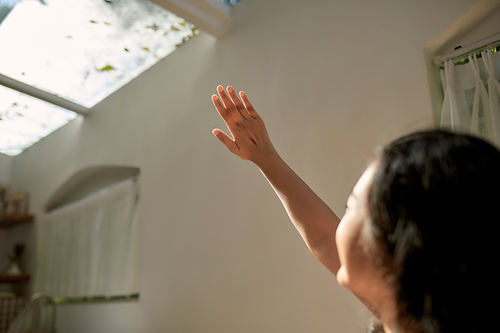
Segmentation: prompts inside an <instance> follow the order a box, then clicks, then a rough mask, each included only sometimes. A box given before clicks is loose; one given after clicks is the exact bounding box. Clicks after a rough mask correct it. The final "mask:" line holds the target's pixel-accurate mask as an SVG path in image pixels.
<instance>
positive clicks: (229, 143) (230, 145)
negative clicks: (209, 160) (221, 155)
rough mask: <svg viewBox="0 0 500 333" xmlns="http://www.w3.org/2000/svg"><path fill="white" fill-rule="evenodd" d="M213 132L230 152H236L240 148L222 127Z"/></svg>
mask: <svg viewBox="0 0 500 333" xmlns="http://www.w3.org/2000/svg"><path fill="white" fill-rule="evenodd" d="M212 133H213V134H214V135H215V136H216V137H217V139H219V140H220V142H222V143H223V144H224V146H226V147H227V149H229V151H230V152H232V153H235V154H236V152H237V151H238V150H239V147H238V145H237V144H236V142H234V140H232V139H231V138H230V137H229V136H228V135H227V134H226V133H224V132H222V131H221V130H220V129H218V128H216V129H214V130H213V131H212Z"/></svg>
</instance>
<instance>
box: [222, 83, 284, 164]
mask: <svg viewBox="0 0 500 333" xmlns="http://www.w3.org/2000/svg"><path fill="white" fill-rule="evenodd" d="M217 92H218V93H219V96H220V97H217V95H212V102H213V103H214V106H215V108H216V109H217V111H218V112H219V115H220V116H221V117H222V119H223V120H224V122H225V123H226V125H227V127H228V129H229V132H230V133H231V135H232V137H233V138H231V137H229V136H228V135H227V134H226V133H224V132H223V131H221V130H220V129H214V130H213V131H212V133H213V134H214V135H215V136H216V137H217V138H218V139H219V140H220V141H221V142H222V143H223V144H224V145H225V146H226V147H227V149H229V151H231V152H232V153H233V154H235V155H237V156H239V157H241V158H242V159H244V160H249V161H252V162H254V163H255V164H257V165H259V164H260V162H262V161H263V160H264V159H265V158H266V156H268V154H273V153H275V150H274V147H273V145H272V144H271V140H270V139H269V135H268V134H267V130H266V126H265V125H264V121H263V120H262V118H261V117H260V116H259V115H258V114H257V111H255V109H254V108H253V106H252V103H250V100H249V99H248V97H247V95H246V94H245V93H244V92H243V91H241V92H240V97H241V100H240V98H238V95H237V94H236V92H235V91H234V89H233V87H231V86H228V87H227V92H228V94H229V95H228V94H226V91H225V90H224V88H223V87H222V86H218V87H217Z"/></svg>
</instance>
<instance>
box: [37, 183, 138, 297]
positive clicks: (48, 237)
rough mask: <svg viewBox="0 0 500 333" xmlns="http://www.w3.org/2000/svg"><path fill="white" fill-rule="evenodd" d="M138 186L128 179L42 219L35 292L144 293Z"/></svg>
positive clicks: (57, 294)
mask: <svg viewBox="0 0 500 333" xmlns="http://www.w3.org/2000/svg"><path fill="white" fill-rule="evenodd" d="M138 201H139V189H138V181H137V180H127V181H124V182H121V183H119V184H116V185H114V186H111V187H109V188H106V189H103V190H101V191H99V192H98V193H96V194H93V195H91V196H88V197H87V198H84V199H82V200H80V201H78V202H75V203H72V204H69V205H67V206H64V207H62V208H60V209H58V210H56V211H54V212H51V213H49V214H48V215H47V216H46V218H45V219H43V220H42V221H40V223H38V240H37V246H38V251H37V257H38V258H37V273H36V276H35V292H43V293H45V294H49V295H52V296H53V297H82V296H86V297H92V296H122V295H131V294H136V293H138V292H139V228H138V227H139V226H138V222H139V221H138Z"/></svg>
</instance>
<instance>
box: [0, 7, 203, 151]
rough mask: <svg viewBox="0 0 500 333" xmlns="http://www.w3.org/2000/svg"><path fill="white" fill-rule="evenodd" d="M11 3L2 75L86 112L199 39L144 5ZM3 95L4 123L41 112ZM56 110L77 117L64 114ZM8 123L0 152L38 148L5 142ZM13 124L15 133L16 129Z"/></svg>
mask: <svg viewBox="0 0 500 333" xmlns="http://www.w3.org/2000/svg"><path fill="white" fill-rule="evenodd" d="M0 2H2V1H0ZM4 2H5V1H3V2H2V3H1V4H4ZM9 2H10V4H11V5H12V8H11V9H10V12H8V15H7V16H6V17H5V18H4V20H3V21H2V22H1V25H0V73H2V74H3V75H5V76H8V77H10V78H13V79H15V80H18V81H21V82H24V83H26V84H29V85H31V86H34V87H37V88H39V89H41V90H44V91H47V92H49V93H52V94H54V95H57V96H59V97H62V98H64V99H67V100H70V101H73V102H75V103H77V104H80V105H83V106H85V107H87V108H91V107H92V106H94V105H95V104H97V103H99V102H100V101H101V100H103V99H104V98H106V97H107V96H109V95H110V94H111V93H113V92H114V91H116V90H117V89H119V88H120V87H122V86H123V85H125V84H126V83H128V82H129V81H130V80H132V79H133V78H135V77H136V76H138V75H139V74H140V73H142V72H143V71H145V70H146V69H148V68H150V67H151V66H152V65H154V64H155V63H156V62H158V61H159V60H161V59H162V58H164V57H165V56H167V55H168V54H170V53H171V52H173V51H174V50H175V49H176V47H177V46H179V45H180V44H182V43H184V42H186V41H187V40H189V39H190V38H191V37H193V36H194V35H195V34H196V33H197V30H196V28H194V26H193V25H192V24H190V23H189V22H186V21H185V20H184V19H182V18H180V17H178V16H176V15H174V14H173V13H170V12H168V11H166V10H164V9H163V8H161V7H159V6H157V5H155V4H153V3H151V2H149V1H146V0H78V1H68V0H43V1H41V0H25V1H16V0H9V1H7V2H5V4H8V3H9ZM16 2H17V4H16ZM0 9H1V10H2V11H3V12H5V8H3V9H2V8H0ZM0 14H1V13H0ZM5 91H8V90H5V89H1V90H0V101H1V104H0V106H1V107H2V108H1V109H0V116H2V117H3V119H2V120H0V123H1V122H5V120H4V119H7V118H8V117H10V118H9V119H10V120H9V121H10V122H13V121H14V119H13V115H16V117H14V118H19V119H21V118H23V117H24V116H21V114H24V112H28V111H27V110H30V111H29V112H38V111H37V108H35V107H31V106H30V105H31V104H30V103H31V102H28V101H27V99H26V98H27V97H23V98H24V99H23V100H22V101H21V100H19V98H20V97H19V96H21V95H19V96H17V97H13V95H12V94H10V93H5ZM19 105H25V106H27V107H23V108H20V107H18V106H19ZM14 109H16V112H15V113H14V112H13V111H12V110H14ZM58 112H63V113H64V112H70V113H71V114H73V112H71V111H64V110H62V109H60V108H58ZM7 113H8V114H7ZM47 117H49V118H50V117H52V116H47ZM72 117H73V118H75V117H76V115H73V116H72ZM38 118H39V115H37V116H35V117H34V119H38ZM64 118H65V119H70V118H71V117H70V116H65V117H64ZM50 119H52V118H50ZM65 121H66V122H67V121H68V120H65ZM5 124H6V123H5ZM5 124H3V125H2V126H3V127H2V130H1V132H0V152H3V153H6V154H9V155H12V154H16V153H15V152H17V151H19V150H20V149H21V151H22V149H24V148H26V147H28V146H30V145H31V144H33V143H34V142H33V137H31V136H30V138H29V139H27V140H26V144H21V141H22V140H21V139H20V138H19V137H18V138H16V139H15V140H12V139H7V138H6V136H8V135H9V134H8V133H10V132H11V131H4V129H5V126H6V125H5ZM9 126H10V127H9V128H17V127H16V126H14V125H13V123H11V124H10V125H9ZM23 126H27V125H23ZM59 127H60V126H59ZM21 136H22V135H21ZM7 142H17V144H16V145H17V147H19V148H16V149H14V150H13V149H10V148H9V147H7V146H8V144H7ZM6 145H7V146H6ZM22 147H24V148H22Z"/></svg>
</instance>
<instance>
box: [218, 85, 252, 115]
mask: <svg viewBox="0 0 500 333" xmlns="http://www.w3.org/2000/svg"><path fill="white" fill-rule="evenodd" d="M231 90H232V88H231ZM217 92H218V93H219V98H220V99H221V100H222V103H224V107H225V108H226V110H227V112H229V114H230V115H231V117H233V119H234V121H236V123H238V122H240V121H241V118H245V117H244V116H242V114H241V113H240V111H239V110H238V108H237V107H236V106H235V105H234V103H233V101H232V100H231V98H230V97H229V96H228V94H227V93H226V91H225V90H224V88H223V87H222V86H218V87H217ZM233 93H234V90H233ZM234 95H236V93H234ZM236 99H238V97H236ZM240 104H241V102H240Z"/></svg>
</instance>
